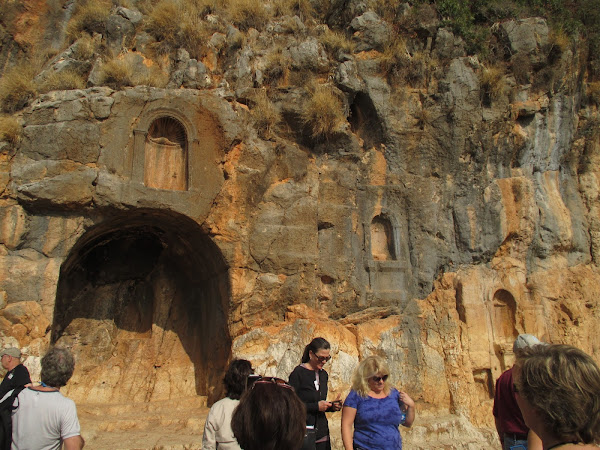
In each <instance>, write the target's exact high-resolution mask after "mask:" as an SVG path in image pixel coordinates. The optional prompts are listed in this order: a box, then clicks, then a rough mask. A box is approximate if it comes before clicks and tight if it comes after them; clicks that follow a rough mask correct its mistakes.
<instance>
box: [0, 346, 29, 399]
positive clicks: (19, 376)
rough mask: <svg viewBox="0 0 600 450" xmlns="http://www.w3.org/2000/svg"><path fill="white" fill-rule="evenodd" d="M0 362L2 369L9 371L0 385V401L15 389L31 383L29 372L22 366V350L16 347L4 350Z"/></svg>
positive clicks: (0, 355) (0, 354)
mask: <svg viewBox="0 0 600 450" xmlns="http://www.w3.org/2000/svg"><path fill="white" fill-rule="evenodd" d="M0 362H1V363H2V367H3V368H4V369H6V370H7V372H6V375H5V376H4V379H3V380H2V383H0V399H2V398H3V397H4V396H5V395H6V393H7V392H10V391H12V390H13V389H14V388H18V387H21V386H25V385H26V384H29V383H31V378H30V377H29V370H27V367H25V366H24V365H23V364H21V350H19V349H18V348H16V347H9V348H5V349H2V350H1V351H0Z"/></svg>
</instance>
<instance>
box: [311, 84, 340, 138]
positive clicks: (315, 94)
mask: <svg viewBox="0 0 600 450" xmlns="http://www.w3.org/2000/svg"><path fill="white" fill-rule="evenodd" d="M302 121H303V123H304V126H305V128H306V130H307V131H308V133H309V135H310V137H311V138H312V139H314V140H316V141H320V140H327V139H329V138H330V137H332V136H333V135H334V134H335V133H336V132H338V131H339V130H340V128H341V127H342V125H343V124H344V123H345V122H346V117H345V115H344V113H343V108H342V101H341V100H340V98H339V96H338V95H337V94H336V93H335V92H334V89H333V87H332V86H330V85H318V86H316V87H314V88H313V90H312V92H311V93H310V97H309V98H308V100H307V101H306V103H305V104H304V109H303V111H302Z"/></svg>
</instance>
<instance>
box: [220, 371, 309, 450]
mask: <svg viewBox="0 0 600 450" xmlns="http://www.w3.org/2000/svg"><path fill="white" fill-rule="evenodd" d="M305 417H306V409H305V408H304V404H303V403H302V401H300V399H299V398H298V396H297V395H296V393H295V392H294V389H293V388H292V387H291V386H290V385H289V384H287V383H286V382H285V381H284V380H282V379H281V378H273V377H261V378H258V380H257V381H255V382H254V384H253V385H252V387H251V388H249V389H248V390H247V391H246V392H245V393H244V395H243V396H242V398H241V400H240V404H239V405H238V407H237V408H236V409H235V411H234V413H233V418H232V419H231V428H232V429H233V434H234V435H235V437H236V438H237V441H238V442H239V444H240V447H242V448H243V449H244V450H282V449H286V450H298V449H299V448H300V447H301V446H302V440H303V438H304V421H305Z"/></svg>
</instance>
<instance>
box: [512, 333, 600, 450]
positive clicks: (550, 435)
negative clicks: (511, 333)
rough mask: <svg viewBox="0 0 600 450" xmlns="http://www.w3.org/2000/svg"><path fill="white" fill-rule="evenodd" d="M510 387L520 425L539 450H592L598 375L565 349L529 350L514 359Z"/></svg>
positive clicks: (598, 440)
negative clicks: (538, 441) (536, 441)
mask: <svg viewBox="0 0 600 450" xmlns="http://www.w3.org/2000/svg"><path fill="white" fill-rule="evenodd" d="M516 357H517V360H516V364H515V371H514V379H513V381H514V384H515V392H516V397H517V404H518V405H519V408H520V409H521V413H522V414H523V419H524V420H525V424H526V425H527V426H528V427H529V428H530V429H531V430H533V431H534V432H535V433H536V434H537V435H538V436H539V437H540V438H541V439H542V443H543V446H544V450H550V449H559V448H560V450H569V449H573V450H583V449H597V448H598V445H597V444H600V369H599V368H598V365H597V364H596V363H595V361H594V360H593V359H592V358H591V357H590V356H589V355H587V354H586V353H585V352H583V351H581V350H579V349H578V348H575V347H572V346H570V345H562V344H554V345H543V344H542V345H535V346H533V347H527V348H524V349H521V350H519V351H518V352H517V353H516Z"/></svg>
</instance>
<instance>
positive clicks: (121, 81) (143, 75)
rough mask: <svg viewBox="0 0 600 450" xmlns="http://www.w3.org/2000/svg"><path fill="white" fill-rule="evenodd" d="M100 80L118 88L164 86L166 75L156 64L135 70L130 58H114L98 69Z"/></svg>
mask: <svg viewBox="0 0 600 450" xmlns="http://www.w3.org/2000/svg"><path fill="white" fill-rule="evenodd" d="M100 80H101V82H102V84H105V85H106V86H109V87H111V88H112V89H119V88H122V87H126V86H151V87H159V88H162V87H165V86H166V85H167V82H168V81H169V80H168V75H167V74H165V73H163V72H162V70H160V68H158V67H156V66H151V67H148V68H147V70H144V71H140V70H136V65H135V64H133V63H132V62H131V61H130V60H127V59H120V58H115V59H111V60H110V61H107V62H106V63H104V64H103V65H102V67H101V69H100Z"/></svg>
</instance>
